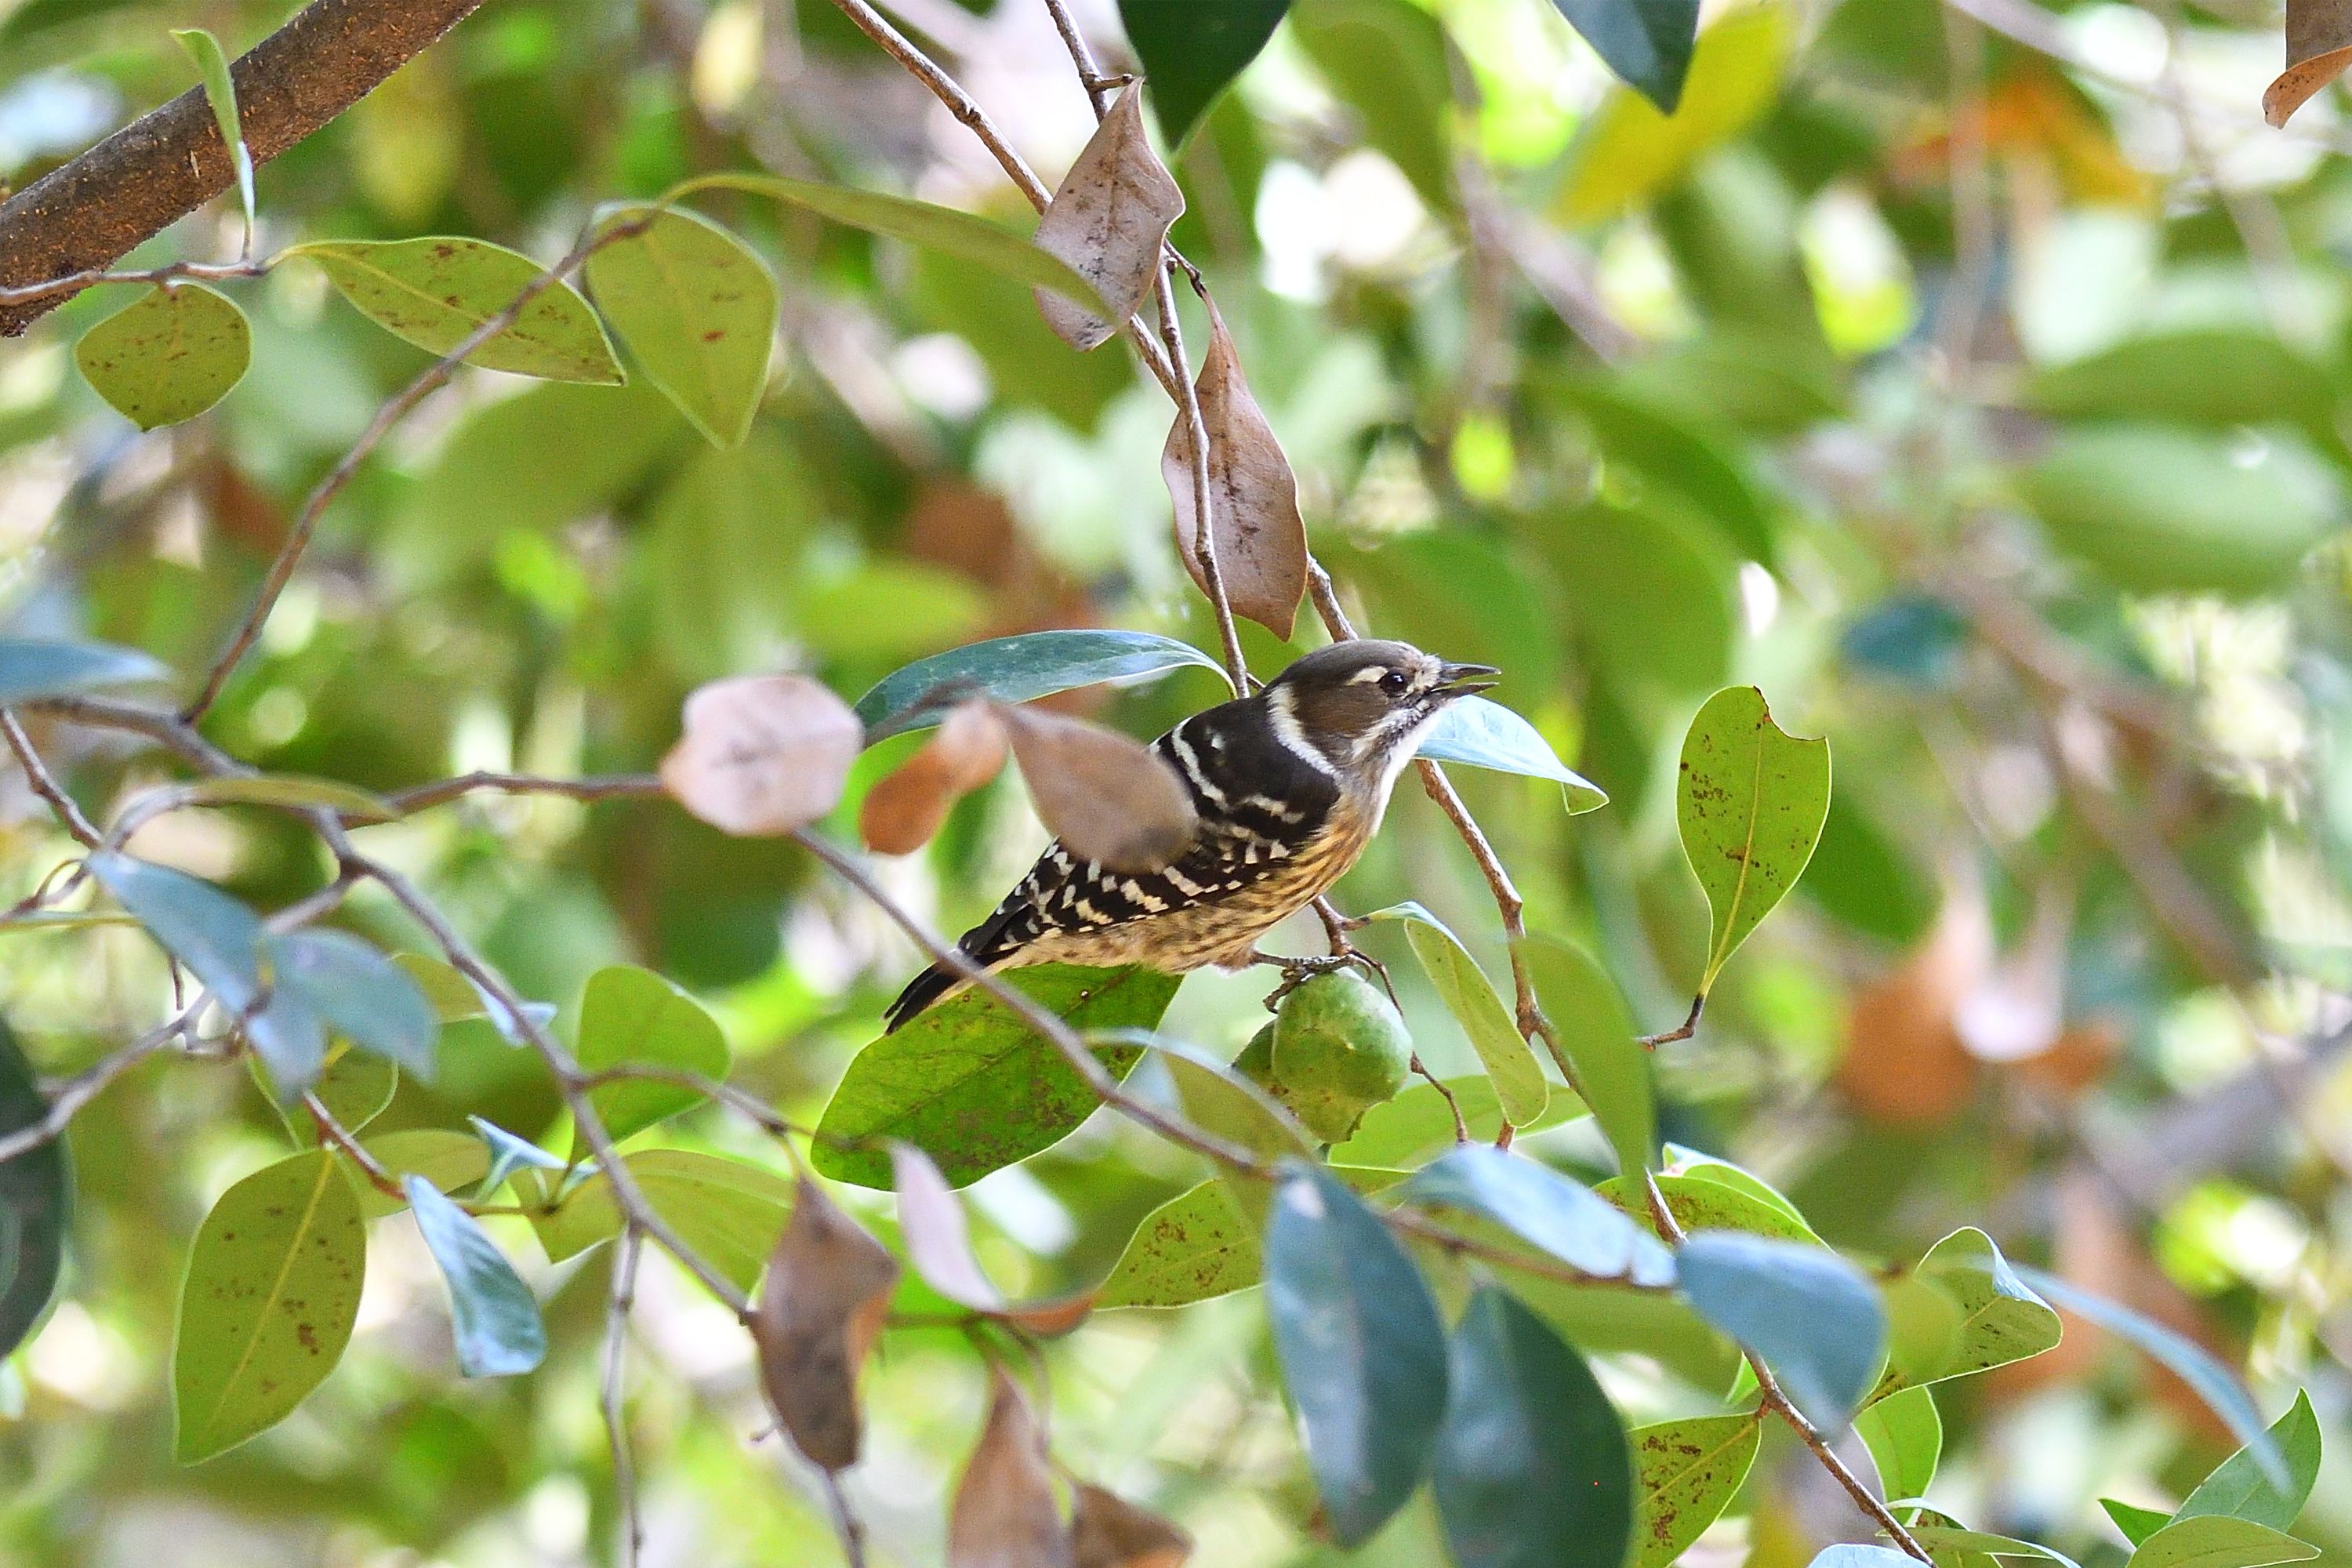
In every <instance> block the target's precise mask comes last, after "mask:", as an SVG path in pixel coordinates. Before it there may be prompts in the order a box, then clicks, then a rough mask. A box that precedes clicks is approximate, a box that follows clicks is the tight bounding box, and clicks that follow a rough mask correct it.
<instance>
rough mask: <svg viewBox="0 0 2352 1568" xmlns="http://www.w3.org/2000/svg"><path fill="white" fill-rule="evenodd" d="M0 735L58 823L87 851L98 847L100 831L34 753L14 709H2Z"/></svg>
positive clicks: (35, 791) (36, 793)
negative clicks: (4, 736)
mask: <svg viewBox="0 0 2352 1568" xmlns="http://www.w3.org/2000/svg"><path fill="white" fill-rule="evenodd" d="M0 732H5V734H6V735H7V737H8V749H9V750H10V751H12V752H16V761H17V762H18V763H20V764H21V765H22V766H23V767H24V770H25V777H26V781H27V782H29V783H30V784H32V786H33V793H34V794H35V795H39V796H40V797H41V799H42V800H44V801H46V802H47V803H48V807H49V809H50V810H51V811H53V812H55V813H56V814H57V818H58V822H60V823H62V824H63V825H64V826H65V830H66V831H67V832H68V833H69V834H71V835H73V837H74V841H75V842H76V843H78V844H79V845H80V846H81V847H83V848H85V849H95V848H97V847H98V846H99V834H98V829H97V828H96V827H94V826H91V825H90V820H89V817H87V816H83V815H82V814H81V807H80V806H79V805H75V804H74V798H73V796H71V795H68V794H67V793H66V792H65V787H64V786H63V785H62V784H58V781H57V780H56V778H55V777H53V776H52V775H51V774H50V773H49V770H48V768H47V766H46V765H44V764H43V763H42V762H41V754H40V753H39V752H36V751H35V750H33V742H32V739H31V737H30V736H28V735H26V733H25V727H24V726H23V725H22V724H19V723H18V722H16V711H15V710H13V709H8V708H0Z"/></svg>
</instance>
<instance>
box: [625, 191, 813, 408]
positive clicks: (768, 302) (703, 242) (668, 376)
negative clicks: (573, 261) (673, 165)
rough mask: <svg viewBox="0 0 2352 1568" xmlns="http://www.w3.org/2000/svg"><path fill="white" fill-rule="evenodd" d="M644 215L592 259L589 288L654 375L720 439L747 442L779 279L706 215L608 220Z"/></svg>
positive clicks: (662, 212) (644, 210)
mask: <svg viewBox="0 0 2352 1568" xmlns="http://www.w3.org/2000/svg"><path fill="white" fill-rule="evenodd" d="M640 218H644V219H646V220H647V222H648V226H647V227H646V229H645V231H644V232H643V233H641V234H636V235H633V236H630V237H627V238H625V239H616V240H614V241H613V242H612V243H610V244H608V245H605V246H604V247H601V248H599V249H598V250H597V251H596V252H595V254H594V255H593V256H591V257H589V258H588V261H587V275H588V288H589V291H590V292H591V293H592V294H593V296H594V297H595V300H596V307H597V309H599V310H603V311H604V319H605V320H606V321H610V322H611V323H612V324H613V327H614V330H615V331H618V332H619V333H620V334H621V341H622V342H625V343H627V344H628V345H629V352H630V353H633V354H635V356H636V360H637V363H638V365H639V366H640V367H641V368H642V369H643V370H644V371H645V373H646V380H648V381H650V382H652V383H653V384H655V385H656V386H657V387H659V388H661V390H662V392H663V393H664V394H665V395H667V396H668V398H669V400H670V401H671V402H672V403H675V404H677V408H678V412H679V413H681V414H683V415H685V416H686V417H687V420H688V423H689V424H691V425H692V426H694V427H695V428H696V429H698V430H699V431H701V432H702V433H703V435H705V436H706V437H709V439H710V441H711V442H712V444H713V445H715V446H719V447H734V446H740V444H741V443H742V440H743V437H745V436H747V435H749V434H750V433H751V416H752V415H753V414H755V413H757V412H758V411H759V407H760V395H761V392H762V391H763V390H764V389H765V388H766V386H767V384H768V352H769V350H770V349H771V348H772V346H773V344H774V342H775V337H776V323H777V320H778V316H779V313H780V309H781V307H780V305H779V302H778V300H777V296H776V279H775V278H774V276H773V275H772V273H770V272H769V270H768V264H767V263H766V262H765V261H763V260H761V258H760V255H759V253H758V252H757V251H755V250H753V249H752V248H751V247H750V246H748V245H746V244H744V243H743V242H742V241H741V240H740V239H738V238H736V237H735V236H733V235H731V234H730V233H728V232H727V230H725V229H723V228H721V227H719V225H717V224H715V223H713V222H711V221H710V220H709V218H706V217H704V216H701V215H700V214H698V213H691V212H684V211H680V210H677V209H676V208H654V207H646V206H624V207H619V208H615V209H613V210H612V211H611V213H610V216H607V217H606V218H605V219H604V224H603V228H604V230H605V231H607V232H609V231H610V230H611V229H613V228H614V227H615V226H619V225H622V224H625V223H630V222H634V221H636V220H638V219H640Z"/></svg>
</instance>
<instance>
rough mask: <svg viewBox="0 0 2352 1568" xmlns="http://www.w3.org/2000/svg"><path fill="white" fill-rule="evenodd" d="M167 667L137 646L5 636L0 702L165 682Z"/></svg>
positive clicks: (1, 648)
mask: <svg viewBox="0 0 2352 1568" xmlns="http://www.w3.org/2000/svg"><path fill="white" fill-rule="evenodd" d="M171 673H172V672H171V670H170V668H168V667H166V666H165V665H163V663H162V662H161V661H159V660H157V659H155V658H152V656H150V655H148V654H144V653H142V652H141V651H140V650H139V649H137V648H135V647H113V646H112V645H111V644H108V643H94V642H34V641H30V640H28V639H26V638H23V637H0V703H8V702H31V701H36V700H39V699H40V698H43V697H63V696H66V695H68V693H71V692H76V691H86V690H88V689H89V688H91V687H93V686H126V685H129V684H131V683H132V682H134V681H141V680H162V679H164V678H166V677H167V676H169V675H170V674H171Z"/></svg>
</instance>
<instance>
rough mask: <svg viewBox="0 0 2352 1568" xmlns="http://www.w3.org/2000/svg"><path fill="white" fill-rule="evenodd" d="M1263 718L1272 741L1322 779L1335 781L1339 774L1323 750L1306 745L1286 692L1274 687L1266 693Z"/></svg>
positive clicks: (1288, 693) (1310, 743)
mask: <svg viewBox="0 0 2352 1568" xmlns="http://www.w3.org/2000/svg"><path fill="white" fill-rule="evenodd" d="M1265 718H1266V723H1267V725H1268V726H1269V727H1271V728H1272V729H1273V731H1274V738H1275V739H1276V740H1277V741H1279V742H1282V745H1283V748H1284V749H1285V750H1286V751H1287V752H1290V753H1291V754H1292V755H1294V756H1296V757H1297V759H1298V760H1299V761H1300V762H1303V763H1306V764H1307V766H1308V767H1310V768H1313V769H1314V770H1315V771H1316V772H1317V773H1321V774H1322V775H1323V776H1324V777H1326V778H1338V777H1339V769H1338V768H1336V767H1334V766H1333V765H1332V763H1331V759H1330V758H1329V757H1328V756H1326V755H1324V754H1323V749H1322V748H1321V747H1319V746H1318V745H1316V744H1315V742H1312V741H1309V740H1308V739H1307V731H1305V730H1303V729H1301V728H1300V727H1299V723H1298V711H1297V707H1296V706H1295V704H1294V700H1293V699H1292V696H1291V691H1290V688H1288V687H1287V686H1283V685H1280V684H1276V685H1274V686H1271V687H1268V688H1267V689H1266V693H1265Z"/></svg>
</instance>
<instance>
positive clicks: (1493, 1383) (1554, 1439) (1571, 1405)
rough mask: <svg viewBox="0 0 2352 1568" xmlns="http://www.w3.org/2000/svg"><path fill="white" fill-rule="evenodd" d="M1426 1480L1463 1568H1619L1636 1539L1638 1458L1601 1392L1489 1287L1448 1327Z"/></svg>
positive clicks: (1546, 1334)
mask: <svg viewBox="0 0 2352 1568" xmlns="http://www.w3.org/2000/svg"><path fill="white" fill-rule="evenodd" d="M1431 1481H1432V1489H1433V1491H1434V1492H1435V1494H1436V1497H1437V1512H1438V1517H1439V1518H1440V1519H1441V1520H1442V1521H1444V1525H1445V1540H1446V1543H1447V1544H1448V1545H1449V1546H1451V1547H1452V1548H1453V1552H1454V1562H1455V1563H1457V1564H1459V1565H1460V1568H1619V1565H1620V1564H1621V1563H1623V1562H1624V1560H1625V1553H1626V1547H1627V1543H1628V1542H1630V1541H1631V1540H1632V1539H1633V1510H1634V1502H1633V1458H1632V1456H1631V1455H1630V1453H1629V1452H1628V1451H1627V1448H1626V1442H1625V1429H1624V1427H1623V1426H1621V1425H1620V1424H1619V1423H1618V1419H1617V1412H1616V1411H1615V1410H1614V1409H1613V1408H1612V1407H1611V1405H1610V1404H1609V1398H1608V1395H1606V1394H1602V1393H1601V1385H1600V1384H1598V1383H1597V1382H1595V1381H1594V1380H1593V1376H1592V1372H1591V1368H1589V1367H1587V1366H1586V1365H1585V1364H1584V1358H1583V1357H1581V1356H1580V1355H1578V1354H1577V1353H1576V1352H1575V1351H1573V1350H1571V1349H1570V1347H1569V1346H1568V1345H1566V1344H1564V1343H1562V1342H1560V1340H1559V1336H1558V1335H1556V1334H1554V1333H1553V1332H1552V1331H1551V1330H1549V1328H1546V1327H1545V1326H1544V1324H1543V1321H1542V1320H1541V1319H1539V1318H1538V1317H1536V1315H1535V1314H1534V1313H1532V1312H1530V1311H1528V1310H1527V1309H1526V1308H1525V1307H1522V1306H1521V1305H1519V1303H1518V1302H1517V1301H1516V1300H1513V1299H1512V1298H1511V1297H1510V1296H1508V1295H1507V1294H1505V1293H1504V1292H1503V1291H1501V1290H1498V1289H1495V1288H1493V1287H1492V1286H1489V1287H1487V1288H1486V1289H1482V1290H1480V1291H1479V1292H1478V1293H1477V1295H1475V1297H1473V1298H1472V1299H1471V1301H1470V1310H1468V1311H1467V1312H1465V1314H1463V1318H1462V1322H1461V1324H1460V1326H1459V1327H1457V1328H1456V1329H1455V1330H1454V1341H1453V1345H1452V1352H1451V1354H1450V1356H1449V1357H1448V1360H1447V1387H1446V1410H1445V1424H1444V1427H1443V1428H1441V1429H1440V1431H1439V1433H1438V1437H1437V1454H1436V1459H1435V1462H1434V1465H1433V1473H1432V1477H1431Z"/></svg>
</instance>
